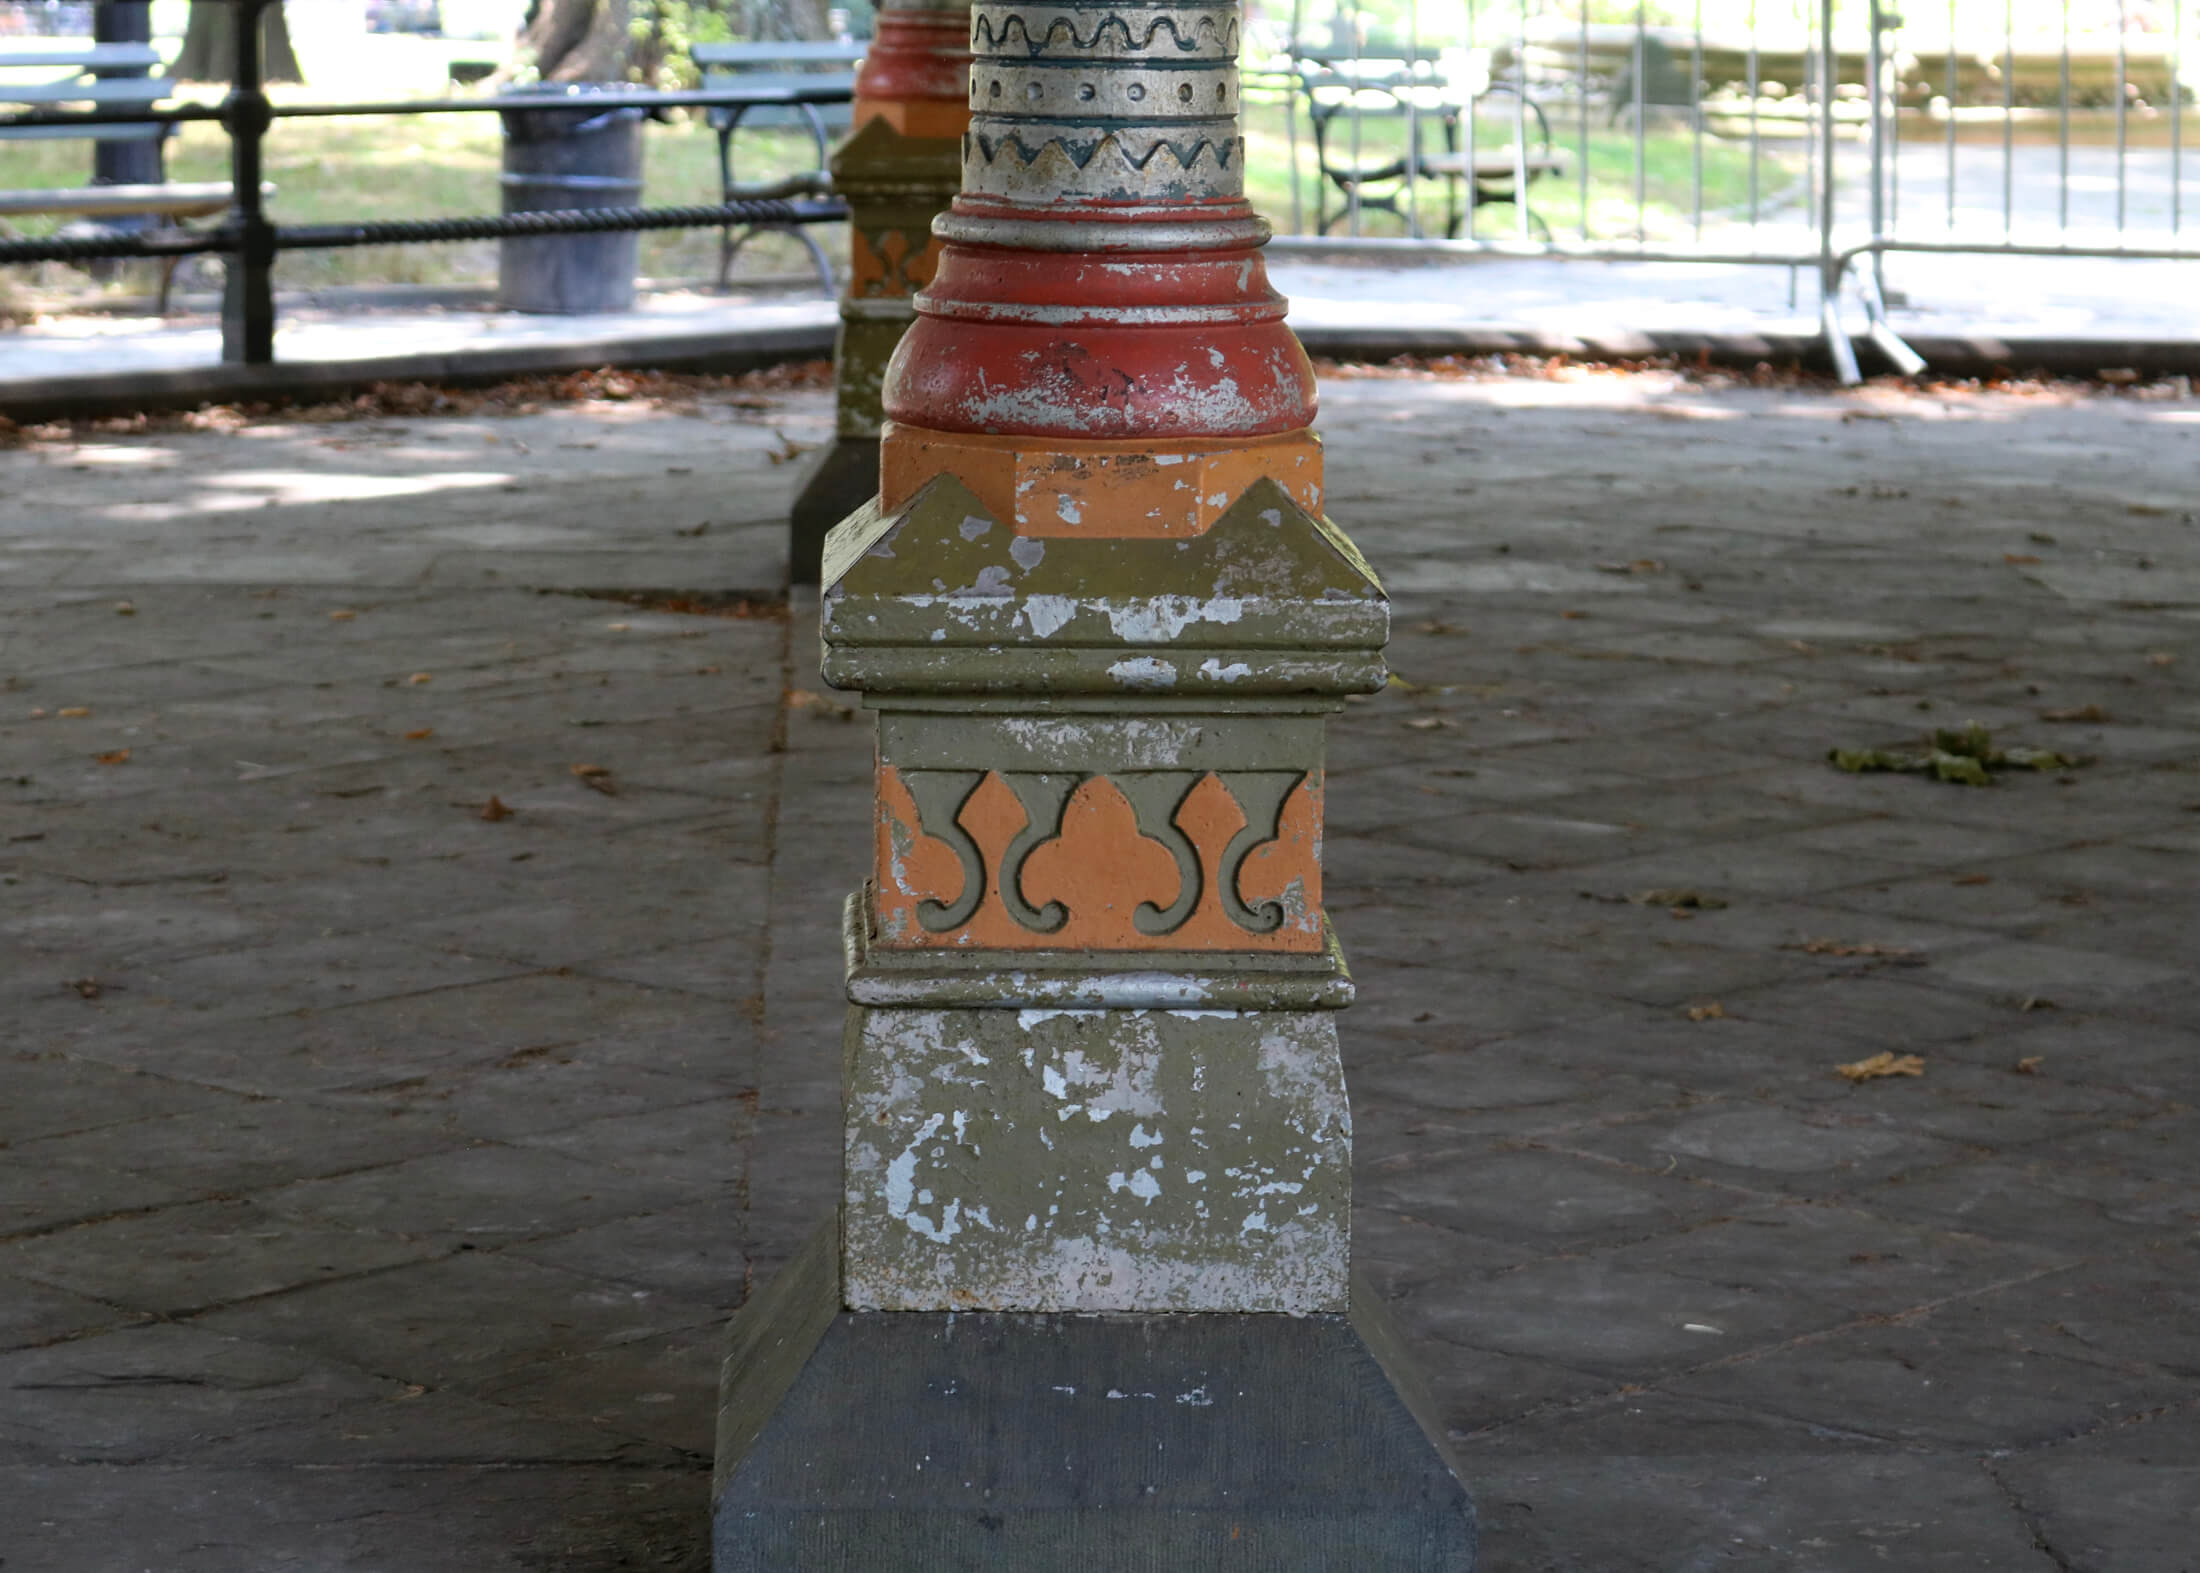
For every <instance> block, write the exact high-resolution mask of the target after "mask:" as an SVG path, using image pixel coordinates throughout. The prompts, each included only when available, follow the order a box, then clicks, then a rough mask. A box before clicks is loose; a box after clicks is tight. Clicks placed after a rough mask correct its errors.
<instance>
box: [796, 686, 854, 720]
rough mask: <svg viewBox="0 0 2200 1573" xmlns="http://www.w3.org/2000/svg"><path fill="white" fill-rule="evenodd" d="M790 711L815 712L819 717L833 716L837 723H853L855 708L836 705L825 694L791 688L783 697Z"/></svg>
mask: <svg viewBox="0 0 2200 1573" xmlns="http://www.w3.org/2000/svg"><path fill="white" fill-rule="evenodd" d="M782 697H783V698H784V699H785V701H786V705H787V708H788V709H789V710H815V711H816V712H817V713H818V714H819V715H822V716H831V717H832V718H833V719H834V720H835V721H853V720H854V719H855V718H856V712H855V707H854V706H852V705H843V704H836V703H834V702H833V701H832V700H830V699H827V698H826V697H825V696H824V695H823V694H813V693H811V692H810V691H809V690H808V689H807V688H790V689H788V690H787V691H786V693H785V694H784V695H783V696H782Z"/></svg>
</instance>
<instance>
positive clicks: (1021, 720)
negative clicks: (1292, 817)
mask: <svg viewBox="0 0 2200 1573" xmlns="http://www.w3.org/2000/svg"><path fill="white" fill-rule="evenodd" d="M1331 708H1333V706H1332V705H1330V704H1326V703H1324V704H1319V705H1309V706H1306V707H1304V708H1303V709H1302V710H1301V711H1300V712H1299V713H1297V714H1293V713H1290V712H1289V711H1286V710H1281V709H1278V708H1275V707H1272V706H1271V707H1265V708H1263V709H1261V710H1258V711H1249V712H1233V711H1228V710H1222V709H1215V710H1210V711H1206V712H1204V713H1190V714H1181V715H1165V716H1155V715H1144V714H1137V713H1127V712H1125V711H1122V710H1115V711H1109V712H1097V713H1096V712H1089V711H1067V712H1064V711H1061V710H1057V709H1054V708H1051V707H1050V708H1049V709H1047V710H1046V711H1045V712H1043V713H1036V714H1035V713H1033V712H1032V711H1031V709H1030V707H1029V706H1024V707H1021V709H1020V710H1018V711H1011V712H994V711H971V712H967V713H962V714H956V713H949V714H944V715H943V714H941V713H940V712H938V711H937V710H933V709H925V710H904V709H898V708H897V709H887V710H884V711H882V712H881V713H880V715H879V721H878V752H879V762H880V763H881V764H887V765H894V766H897V767H898V768H900V769H903V770H964V769H970V768H974V767H976V766H980V765H982V766H983V767H984V768H985V769H988V770H1004V771H1006V770H1042V771H1043V770H1074V771H1080V772H1083V773H1085V774H1088V775H1109V776H1120V775H1125V774H1128V773H1130V772H1132V771H1141V770H1190V771H1207V770H1216V771H1244V770H1288V771H1293V772H1305V771H1311V770H1319V769H1321V767H1322V754H1323V748H1322V743H1323V729H1322V717H1323V715H1324V714H1325V713H1326V712H1327V711H1329V710H1330V709H1331Z"/></svg>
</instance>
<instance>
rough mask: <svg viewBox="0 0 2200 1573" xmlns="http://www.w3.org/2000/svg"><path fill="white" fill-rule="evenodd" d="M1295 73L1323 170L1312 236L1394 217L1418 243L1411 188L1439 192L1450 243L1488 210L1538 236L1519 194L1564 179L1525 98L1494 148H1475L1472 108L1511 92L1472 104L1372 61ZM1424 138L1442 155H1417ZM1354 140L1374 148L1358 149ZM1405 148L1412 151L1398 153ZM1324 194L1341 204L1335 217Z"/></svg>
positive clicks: (1315, 62) (1495, 85)
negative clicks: (1470, 219)
mask: <svg viewBox="0 0 2200 1573" xmlns="http://www.w3.org/2000/svg"><path fill="white" fill-rule="evenodd" d="M1430 63H1431V62H1428V61H1422V62H1420V63H1419V64H1420V65H1423V66H1426V65H1428V64H1430ZM1297 66H1298V77H1299V87H1300V91H1301V92H1302V93H1304V95H1305V98H1306V108H1307V119H1308V121H1309V122H1310V123H1311V124H1312V126H1313V129H1314V157H1315V162H1316V163H1317V164H1318V165H1319V166H1320V169H1321V181H1320V184H1319V186H1318V187H1317V189H1316V192H1315V198H1314V228H1315V232H1316V233H1317V234H1324V235H1326V234H1328V233H1329V232H1330V231H1331V230H1332V229H1334V228H1335V227H1336V226H1337V225H1339V224H1344V223H1349V222H1351V221H1352V220H1353V219H1354V218H1355V217H1356V216H1357V215H1359V214H1363V213H1389V214H1392V215H1394V216H1396V217H1397V218H1399V219H1401V220H1402V221H1403V222H1404V223H1405V226H1406V230H1407V232H1408V233H1409V234H1412V235H1416V236H1418V235H1420V234H1422V233H1423V232H1424V226H1423V223H1422V220H1421V216H1420V213H1419V211H1417V210H1418V209H1419V204H1418V203H1417V202H1416V201H1415V200H1414V198H1415V193H1414V192H1413V190H1412V185H1413V182H1415V181H1436V182H1441V184H1442V187H1443V215H1444V229H1443V233H1444V234H1445V236H1446V237H1447V238H1452V239H1456V238H1457V237H1458V235H1459V231H1460V229H1461V227H1462V226H1463V225H1464V224H1465V223H1466V221H1467V216H1468V214H1469V213H1470V212H1471V211H1472V210H1473V208H1475V207H1479V206H1487V205H1491V204H1496V203H1510V204H1514V205H1518V206H1521V207H1522V208H1523V210H1524V211H1527V213H1528V217H1529V221H1530V222H1531V223H1532V224H1533V225H1534V226H1535V227H1537V228H1538V229H1544V228H1545V226H1544V225H1543V222H1542V220H1541V219H1539V218H1537V217H1536V216H1535V214H1534V212H1533V210H1530V209H1526V208H1525V204H1526V202H1527V200H1528V193H1527V188H1528V187H1529V186H1531V185H1533V184H1534V183H1535V182H1536V181H1538V180H1541V179H1543V178H1545V177H1546V176H1555V175H1558V174H1561V173H1563V172H1564V170H1565V167H1566V166H1565V161H1564V160H1563V159H1561V158H1560V157H1559V156H1558V155H1557V154H1556V153H1554V152H1552V151H1551V128H1550V124H1549V122H1548V120H1546V118H1545V117H1544V114H1543V110H1542V107H1541V106H1540V105H1538V104H1537V103H1536V102H1535V100H1534V99H1532V98H1526V97H1524V96H1523V97H1522V98H1521V103H1520V105H1519V109H1520V113H1519V115H1518V117H1517V118H1516V119H1514V117H1511V116H1508V119H1514V125H1512V126H1508V127H1507V132H1506V137H1505V139H1504V141H1503V142H1501V143H1498V144H1496V145H1477V144H1478V139H1477V138H1475V137H1474V136H1473V135H1472V134H1471V130H1470V127H1471V124H1472V122H1471V120H1470V117H1471V116H1472V115H1473V114H1474V106H1475V103H1476V101H1477V100H1478V99H1488V98H1491V97H1497V96H1503V95H1507V94H1511V95H1516V96H1519V91H1520V90H1519V88H1518V87H1517V86H1515V85H1514V84H1511V83H1507V82H1492V83H1488V84H1486V85H1485V86H1484V87H1483V88H1482V90H1481V91H1480V93H1479V94H1476V93H1472V92H1469V91H1467V90H1466V89H1464V88H1463V87H1461V86H1458V85H1456V84H1451V83H1447V82H1445V81H1443V80H1442V79H1441V78H1439V77H1436V76H1434V75H1432V74H1431V73H1429V72H1427V71H1425V70H1417V69H1416V68H1415V66H1414V65H1412V64H1408V63H1407V62H1405V61H1403V60H1396V59H1387V58H1384V59H1378V58H1375V57H1374V55H1373V53H1372V52H1371V53H1370V55H1369V56H1368V57H1367V58H1364V59H1355V58H1349V57H1347V56H1343V55H1337V54H1302V55H1300V56H1298V57H1297ZM1409 126H1410V130H1409V129H1407V128H1408V127H1409ZM1516 130H1517V132H1518V133H1519V134H1518V135H1515V134H1514V133H1515V131H1516ZM1371 133H1372V134H1371ZM1432 133H1433V135H1434V136H1435V137H1436V138H1437V139H1438V140H1440V141H1441V143H1442V147H1441V148H1440V149H1430V148H1427V147H1426V146H1424V145H1423V141H1422V139H1423V138H1426V137H1428V136H1430V135H1431V134H1432ZM1362 138H1366V139H1367V140H1368V141H1369V142H1372V143H1373V144H1374V145H1373V146H1362V145H1361V139H1362ZM1409 140H1410V141H1411V142H1412V144H1413V145H1412V146H1411V147H1410V148H1408V147H1407V146H1406V145H1405V144H1406V143H1407V142H1408V141H1409ZM1393 143H1396V144H1397V145H1396V146H1393V145H1392V144H1393ZM1470 182H1471V186H1472V191H1473V201H1472V202H1471V203H1468V202H1463V201H1462V200H1461V192H1462V188H1463V187H1465V186H1467V185H1468V184H1469V183H1470ZM1331 187H1334V188H1335V189H1336V192H1337V195H1338V197H1339V199H1340V200H1339V202H1338V204H1337V207H1336V209H1335V211H1334V212H1332V211H1331V209H1330V206H1329V189H1330V188H1331Z"/></svg>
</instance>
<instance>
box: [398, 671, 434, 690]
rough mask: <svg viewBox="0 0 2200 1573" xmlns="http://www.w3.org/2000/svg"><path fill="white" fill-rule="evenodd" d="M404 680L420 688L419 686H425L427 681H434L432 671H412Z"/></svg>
mask: <svg viewBox="0 0 2200 1573" xmlns="http://www.w3.org/2000/svg"><path fill="white" fill-rule="evenodd" d="M405 681H406V682H408V683H410V684H412V685H413V687H415V688H420V687H423V686H425V685H426V684H429V683H432V682H434V681H435V673H433V672H415V673H413V675H412V676H410V677H408V678H406V679H405Z"/></svg>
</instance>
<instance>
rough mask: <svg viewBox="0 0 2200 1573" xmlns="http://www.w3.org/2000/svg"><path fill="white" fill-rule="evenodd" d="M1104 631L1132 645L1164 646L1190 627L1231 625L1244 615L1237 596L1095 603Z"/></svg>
mask: <svg viewBox="0 0 2200 1573" xmlns="http://www.w3.org/2000/svg"><path fill="white" fill-rule="evenodd" d="M1095 605H1096V609H1097V610H1102V611H1105V612H1106V614H1107V619H1108V627H1109V629H1110V630H1112V631H1113V632H1114V634H1115V636H1116V637H1117V638H1118V639H1123V640H1127V641H1129V642H1130V643H1132V644H1167V643H1169V642H1170V641H1171V640H1173V639H1175V638H1176V637H1177V636H1178V635H1179V634H1181V633H1183V632H1184V630H1185V629H1187V628H1189V627H1191V626H1192V624H1194V623H1224V624H1228V623H1234V622H1236V621H1237V620H1238V619H1239V618H1241V617H1243V616H1244V615H1245V602H1244V600H1243V599H1242V598H1241V597H1239V596H1234V595H1217V596H1209V597H1207V598H1205V599H1202V598H1200V597H1199V596H1195V595H1147V596H1140V597H1138V598H1137V599H1136V600H1133V601H1129V602H1124V603H1114V602H1106V601H1103V602H1098V603H1095Z"/></svg>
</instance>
